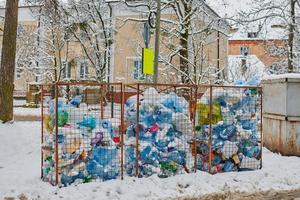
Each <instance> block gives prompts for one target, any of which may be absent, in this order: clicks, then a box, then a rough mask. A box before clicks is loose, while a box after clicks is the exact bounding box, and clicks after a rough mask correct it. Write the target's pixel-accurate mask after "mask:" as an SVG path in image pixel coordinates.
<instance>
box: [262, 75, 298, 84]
mask: <svg viewBox="0 0 300 200" xmlns="http://www.w3.org/2000/svg"><path fill="white" fill-rule="evenodd" d="M285 82H290V83H293V82H294V83H295V82H300V73H288V74H279V75H269V76H265V77H264V78H263V80H262V83H263V84H268V83H285Z"/></svg>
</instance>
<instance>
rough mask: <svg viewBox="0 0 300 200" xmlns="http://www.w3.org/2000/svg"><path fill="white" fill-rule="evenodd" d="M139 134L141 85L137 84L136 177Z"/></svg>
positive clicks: (136, 174) (136, 171) (136, 172)
mask: <svg viewBox="0 0 300 200" xmlns="http://www.w3.org/2000/svg"><path fill="white" fill-rule="evenodd" d="M139 133H140V84H139V83H138V84H137V99H136V127H135V176H136V177H138V175H139Z"/></svg>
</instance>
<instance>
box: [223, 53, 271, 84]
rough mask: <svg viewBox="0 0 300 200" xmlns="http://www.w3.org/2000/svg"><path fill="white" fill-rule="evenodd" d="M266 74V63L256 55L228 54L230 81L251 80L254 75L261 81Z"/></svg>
mask: <svg viewBox="0 0 300 200" xmlns="http://www.w3.org/2000/svg"><path fill="white" fill-rule="evenodd" d="M242 60H245V63H246V64H245V66H243V63H242V62H243V61H242ZM264 76H265V65H264V64H263V62H262V61H261V60H260V59H259V58H258V57H257V56H256V55H248V56H241V55H229V56H228V79H229V81H230V82H234V81H237V80H243V81H249V80H251V79H252V78H254V77H256V78H257V80H259V81H260V80H262V78H263V77H264Z"/></svg>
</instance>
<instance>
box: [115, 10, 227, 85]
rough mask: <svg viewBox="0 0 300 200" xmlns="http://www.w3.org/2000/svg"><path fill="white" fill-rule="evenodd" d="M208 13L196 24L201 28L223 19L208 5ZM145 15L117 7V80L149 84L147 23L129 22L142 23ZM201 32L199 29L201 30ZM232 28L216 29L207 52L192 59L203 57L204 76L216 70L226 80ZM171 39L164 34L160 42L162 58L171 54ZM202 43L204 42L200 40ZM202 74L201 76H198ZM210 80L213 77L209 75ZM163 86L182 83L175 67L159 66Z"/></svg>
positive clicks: (206, 45)
mask: <svg viewBox="0 0 300 200" xmlns="http://www.w3.org/2000/svg"><path fill="white" fill-rule="evenodd" d="M205 6H206V7H205V8H204V10H205V12H203V16H202V17H201V19H200V20H199V21H196V22H195V23H196V24H197V25H199V26H200V27H201V28H202V27H203V28H204V27H205V26H207V24H208V23H210V22H211V21H217V19H219V18H220V17H219V15H218V14H217V13H215V12H214V11H213V10H212V9H211V8H210V7H209V6H207V5H206V4H205ZM140 13H141V12H138V11H136V10H135V9H129V8H125V7H124V8H120V7H116V8H115V10H114V15H115V26H116V27H117V32H116V34H115V47H114V61H113V63H114V64H113V66H112V68H113V70H112V71H113V80H114V81H123V82H125V83H131V82H137V81H141V82H143V81H145V79H146V78H145V76H143V75H142V74H141V73H142V64H141V61H142V58H141V52H142V48H144V47H145V44H144V38H143V31H144V23H143V22H140V21H138V20H137V21H138V22H137V21H134V20H128V19H142V18H145V16H142V15H141V14H140ZM162 18H164V19H172V18H174V14H173V13H172V12H168V11H166V12H164V13H162ZM201 28H199V29H201ZM229 30H230V27H229V25H228V24H227V23H225V24H223V26H219V27H215V30H214V31H212V32H211V33H210V34H209V36H207V37H205V39H204V40H205V41H204V45H203V49H202V50H201V52H199V54H198V55H191V57H192V56H197V57H203V61H202V63H204V64H203V66H200V63H198V65H199V68H200V67H203V69H202V72H203V74H205V73H208V72H206V71H207V70H208V69H206V68H207V67H208V66H213V67H214V68H219V69H220V70H222V69H224V70H223V72H222V74H220V75H223V76H224V77H226V76H227V63H228V60H227V57H228V56H227V55H228V35H229ZM151 33H152V34H151V40H150V45H149V46H150V48H152V49H154V47H155V45H154V38H155V31H154V30H152V31H151ZM168 37H169V36H168V35H167V34H165V33H162V34H161V42H160V52H161V54H168V53H169V52H170V49H168V48H167V45H170V44H169V43H168V42H167V41H168ZM199 40H203V39H202V38H199ZM173 42H174V43H173V44H174V48H176V45H178V44H179V40H173ZM172 64H173V65H174V66H177V67H179V58H178V57H175V59H174V60H173V62H172ZM198 73H199V72H198ZM207 76H209V75H208V74H207ZM206 78H207V77H206ZM159 82H161V83H178V82H180V78H178V73H177V72H176V70H174V69H172V67H168V66H166V65H165V64H164V62H160V64H159Z"/></svg>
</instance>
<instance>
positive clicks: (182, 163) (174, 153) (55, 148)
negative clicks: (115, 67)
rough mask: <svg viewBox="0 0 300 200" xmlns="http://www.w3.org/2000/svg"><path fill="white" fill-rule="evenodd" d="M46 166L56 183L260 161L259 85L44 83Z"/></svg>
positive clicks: (239, 167)
mask: <svg viewBox="0 0 300 200" xmlns="http://www.w3.org/2000/svg"><path fill="white" fill-rule="evenodd" d="M41 98H42V101H41V103H42V106H41V107H42V118H43V120H42V131H41V133H42V135H41V136H42V137H41V140H42V141H41V142H42V152H41V157H42V159H41V165H42V168H41V173H42V179H43V180H44V181H47V182H50V183H51V184H53V185H62V186H68V185H70V184H73V183H85V182H91V181H106V180H111V179H118V178H120V179H123V177H124V176H135V177H149V176H151V175H157V176H158V177H161V178H166V177H169V176H173V175H176V174H184V173H192V172H196V171H197V170H203V171H207V172H210V173H212V174H214V173H218V172H231V171H243V170H255V169H260V168H261V167H262V141H261V138H262V135H261V133H262V126H261V112H262V89H261V88H260V87H248V86H218V85H198V86H196V85H176V84H146V83H136V84H127V85H122V83H115V84H114V83H81V82H78V83H77V82H76V83H54V84H49V85H43V86H42V92H41Z"/></svg>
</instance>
